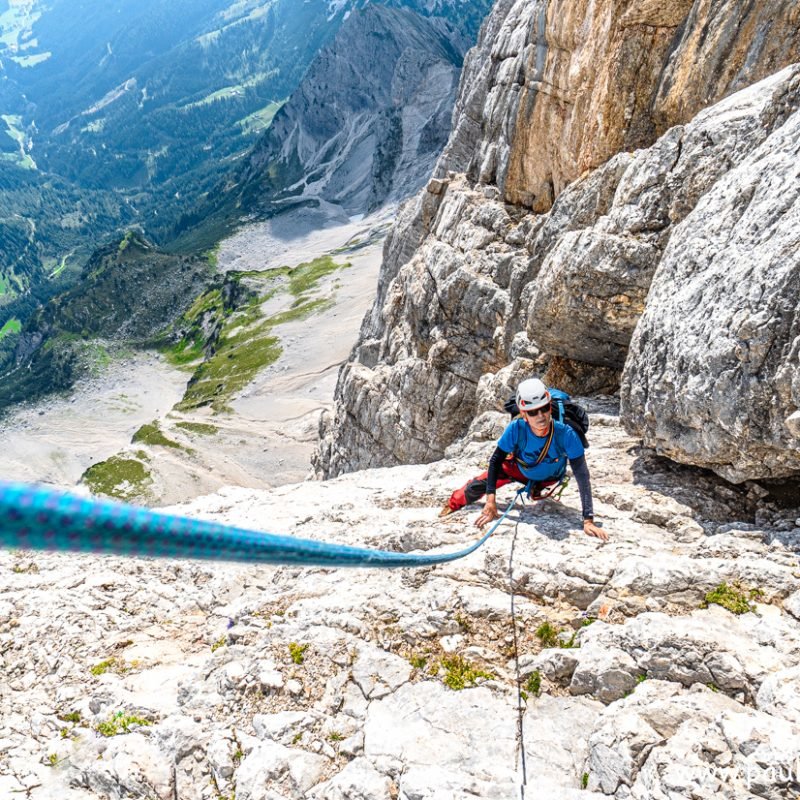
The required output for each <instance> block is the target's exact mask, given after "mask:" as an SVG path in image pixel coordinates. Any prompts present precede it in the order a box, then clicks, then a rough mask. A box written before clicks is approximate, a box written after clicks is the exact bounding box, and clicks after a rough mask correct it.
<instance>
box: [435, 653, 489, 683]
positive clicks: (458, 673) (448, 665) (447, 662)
mask: <svg viewBox="0 0 800 800" xmlns="http://www.w3.org/2000/svg"><path fill="white" fill-rule="evenodd" d="M441 665H442V666H443V667H444V669H445V675H444V678H443V679H442V681H443V682H444V685H445V686H447V687H449V688H450V689H452V690H453V691H455V692H457V691H460V690H461V689H466V688H467V686H475V684H476V683H477V681H478V678H486V679H487V680H491V679H492V678H494V675H492V673H491V672H487V671H486V670H482V669H479V668H478V667H475V666H474V665H473V664H470V663H469V661H467V660H466V659H465V658H464V657H463V656H460V655H452V656H445V657H444V658H442V662H441Z"/></svg>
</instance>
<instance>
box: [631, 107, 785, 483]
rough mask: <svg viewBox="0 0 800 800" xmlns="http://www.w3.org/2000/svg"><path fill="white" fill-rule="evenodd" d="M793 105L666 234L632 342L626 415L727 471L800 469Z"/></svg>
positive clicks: (670, 447)
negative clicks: (779, 123) (670, 233)
mask: <svg viewBox="0 0 800 800" xmlns="http://www.w3.org/2000/svg"><path fill="white" fill-rule="evenodd" d="M799 141H800V112H795V113H794V114H792V115H791V116H790V117H789V119H788V120H787V121H786V122H785V123H784V124H783V125H782V126H780V127H778V128H777V130H775V131H774V133H772V134H771V135H770V136H769V137H768V138H767V139H766V141H764V143H763V144H762V145H761V146H760V147H758V148H757V149H756V150H755V151H754V152H753V153H752V154H751V155H750V156H749V157H748V158H746V159H745V160H744V161H743V162H742V163H741V164H739V165H738V166H736V167H734V168H733V169H732V170H731V171H730V172H728V173H727V174H726V175H725V176H723V177H722V178H720V180H719V181H718V182H717V183H716V185H715V186H714V187H713V188H712V189H711V190H710V191H709V192H708V193H707V194H706V195H705V196H704V197H702V198H701V199H700V201H699V202H698V204H697V206H696V207H695V208H694V210H693V211H692V212H691V214H689V216H688V217H687V218H686V219H685V220H684V221H683V223H681V224H680V225H679V226H678V229H677V230H676V231H675V232H674V233H673V236H672V238H671V240H670V243H669V245H668V246H667V248H666V251H665V253H664V256H663V258H662V260H661V262H660V265H659V267H658V270H657V271H656V274H655V276H654V278H653V285H652V288H651V290H650V295H649V297H648V300H647V308H646V310H645V312H644V316H643V317H642V319H641V321H640V322H639V325H638V327H637V329H636V333H635V334H634V337H633V341H632V342H631V348H630V352H629V354H628V360H627V362H626V366H625V375H624V381H623V391H622V397H623V417H624V419H625V421H626V425H627V426H628V428H629V429H630V430H631V431H634V432H636V433H638V434H640V435H641V436H642V437H643V439H644V441H645V443H646V444H648V445H651V446H654V447H656V448H657V449H658V450H659V451H660V452H662V453H664V454H666V455H668V456H671V457H674V458H676V459H677V460H680V461H683V462H685V463H694V464H699V465H704V466H710V467H711V468H712V469H714V470H715V471H716V472H718V473H719V474H720V475H723V476H724V477H726V478H727V479H729V480H732V481H737V482H738V481H743V480H747V479H748V478H759V477H782V476H787V475H792V474H794V473H797V472H798V471H799V470H800V431H798V430H797V425H796V422H795V420H796V418H797V412H798V409H799V408H800V305H798V298H800V167H798V164H800V159H798V155H800V149H799V148H798V142H799Z"/></svg>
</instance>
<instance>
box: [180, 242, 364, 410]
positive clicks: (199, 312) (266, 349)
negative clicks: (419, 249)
mask: <svg viewBox="0 0 800 800" xmlns="http://www.w3.org/2000/svg"><path fill="white" fill-rule="evenodd" d="M349 266H350V264H349V262H344V263H337V262H336V261H334V260H333V258H332V257H331V256H329V255H326V256H322V257H320V258H317V259H314V260H313V261H308V262H304V263H302V264H298V265H297V266H296V267H291V268H290V267H280V268H278V269H274V270H268V271H265V272H234V273H228V274H227V275H226V276H225V284H224V286H223V287H219V286H218V287H215V288H213V289H210V290H209V291H207V292H205V293H203V294H202V295H201V296H200V297H198V298H197V300H195V302H194V303H193V304H192V306H191V308H190V309H189V310H188V311H187V312H186V314H184V316H183V317H182V319H181V320H180V321H179V323H178V327H179V329H183V330H184V331H185V333H184V334H183V336H182V339H181V341H180V342H178V343H177V344H176V345H172V346H170V347H169V348H168V350H167V356H168V358H169V360H170V361H171V362H172V363H173V364H176V365H181V364H188V363H191V362H194V361H197V360H198V359H199V358H200V357H201V356H204V358H203V361H202V363H200V364H199V365H198V366H197V367H196V368H195V370H194V374H193V375H192V378H191V379H190V381H189V385H188V386H187V388H186V392H185V393H184V396H183V398H182V400H181V401H180V402H179V403H177V404H176V406H175V408H176V410H178V411H191V410H192V409H195V408H200V407H203V406H210V407H211V408H212V409H214V411H216V412H221V411H227V410H228V409H229V403H230V401H231V399H232V398H233V397H235V396H236V395H237V394H238V393H240V392H241V391H242V390H243V389H244V388H245V387H246V386H247V385H248V384H249V383H250V382H251V381H253V379H254V378H255V377H256V375H257V374H258V373H259V372H260V371H261V370H263V369H265V368H266V367H268V366H270V365H271V364H274V363H275V362H276V361H277V360H278V359H279V358H280V356H281V354H282V352H283V348H282V347H281V344H280V339H279V338H278V336H277V335H276V333H275V328H277V327H278V326H280V325H284V324H286V323H288V322H294V321H298V320H303V319H306V318H307V317H309V316H311V315H312V314H315V313H319V312H320V311H323V310H325V309H326V308H329V307H330V306H331V305H332V302H333V301H332V300H330V299H328V298H323V297H317V298H314V297H312V296H310V293H311V292H312V291H313V290H314V289H316V287H317V285H318V284H319V282H320V280H322V278H324V277H325V276H327V275H330V274H331V273H333V272H335V271H336V270H339V269H343V268H345V267H349ZM254 282H257V283H256V286H257V290H254V289H253V284H254ZM262 287H263V288H262ZM223 289H224V291H223ZM279 292H286V293H288V294H289V295H291V297H293V298H294V300H293V301H292V302H291V303H290V304H289V307H288V308H286V309H285V310H283V311H280V312H278V313H275V314H273V315H272V316H270V317H264V316H263V313H262V310H261V308H262V306H263V304H264V303H265V302H266V301H267V300H270V299H271V298H273V297H274V296H275V295H276V294H277V293H279Z"/></svg>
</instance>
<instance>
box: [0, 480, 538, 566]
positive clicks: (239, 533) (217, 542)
mask: <svg viewBox="0 0 800 800" xmlns="http://www.w3.org/2000/svg"><path fill="white" fill-rule="evenodd" d="M523 491H524V489H523ZM512 507H513V504H511V505H509V507H508V508H507V509H506V511H505V513H504V514H503V515H502V516H501V517H500V519H498V520H497V522H496V523H495V524H494V525H493V526H492V527H491V528H490V529H489V531H488V532H487V533H486V534H484V536H482V537H481V538H480V540H479V541H477V542H475V544H473V545H471V546H470V547H467V548H465V549H463V550H459V551H457V552H455V553H435V554H421V555H414V554H411V553H395V552H391V551H388V550H372V549H367V548H361V547H351V546H349V545H340V544H331V543H329V542H319V541H314V540H312V539H297V538H294V537H291V536H278V535H275V534H272V533H260V532H257V531H250V530H244V529H242V528H234V527H231V526H227V525H222V524H220V523H217V522H209V521H206V520H199V519H191V518H189V517H179V516H174V515H172V514H162V513H158V512H155V511H149V510H147V509H144V508H138V507H136V506H131V505H126V504H123V503H114V502H110V501H104V500H95V499H90V498H86V497H80V496H78V495H74V494H69V493H67V492H60V491H55V490H53V489H48V488H44V487H41V486H29V485H25V484H16V483H3V482H0V547H3V548H11V549H20V550H51V551H59V552H83V553H98V554H100V553H103V554H108V555H117V556H147V557H152V558H187V559H201V560H207V561H236V562H244V563H251V564H302V565H312V566H324V567H422V566H430V565H432V564H443V563H446V562H448V561H455V560H457V559H459V558H464V557H465V556H468V555H469V554H470V553H473V552H475V551H476V550H477V549H478V548H479V547H480V546H481V545H482V544H483V543H484V542H486V540H487V539H488V538H489V537H490V536H491V535H492V534H493V533H494V532H495V530H497V528H498V526H499V525H500V524H501V523H502V522H503V520H504V519H505V518H506V516H507V515H508V513H509V512H510V511H511V508H512Z"/></svg>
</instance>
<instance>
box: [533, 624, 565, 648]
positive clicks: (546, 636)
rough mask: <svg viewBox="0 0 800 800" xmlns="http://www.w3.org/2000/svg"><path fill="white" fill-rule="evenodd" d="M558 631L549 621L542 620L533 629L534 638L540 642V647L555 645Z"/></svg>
mask: <svg viewBox="0 0 800 800" xmlns="http://www.w3.org/2000/svg"><path fill="white" fill-rule="evenodd" d="M559 633H560V631H559V630H558V628H556V627H555V625H551V624H550V623H549V622H543V623H542V624H541V625H540V626H539V627H538V628H537V629H536V631H535V634H536V638H537V639H538V640H539V641H540V642H541V643H542V647H557V646H558V634H559Z"/></svg>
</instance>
